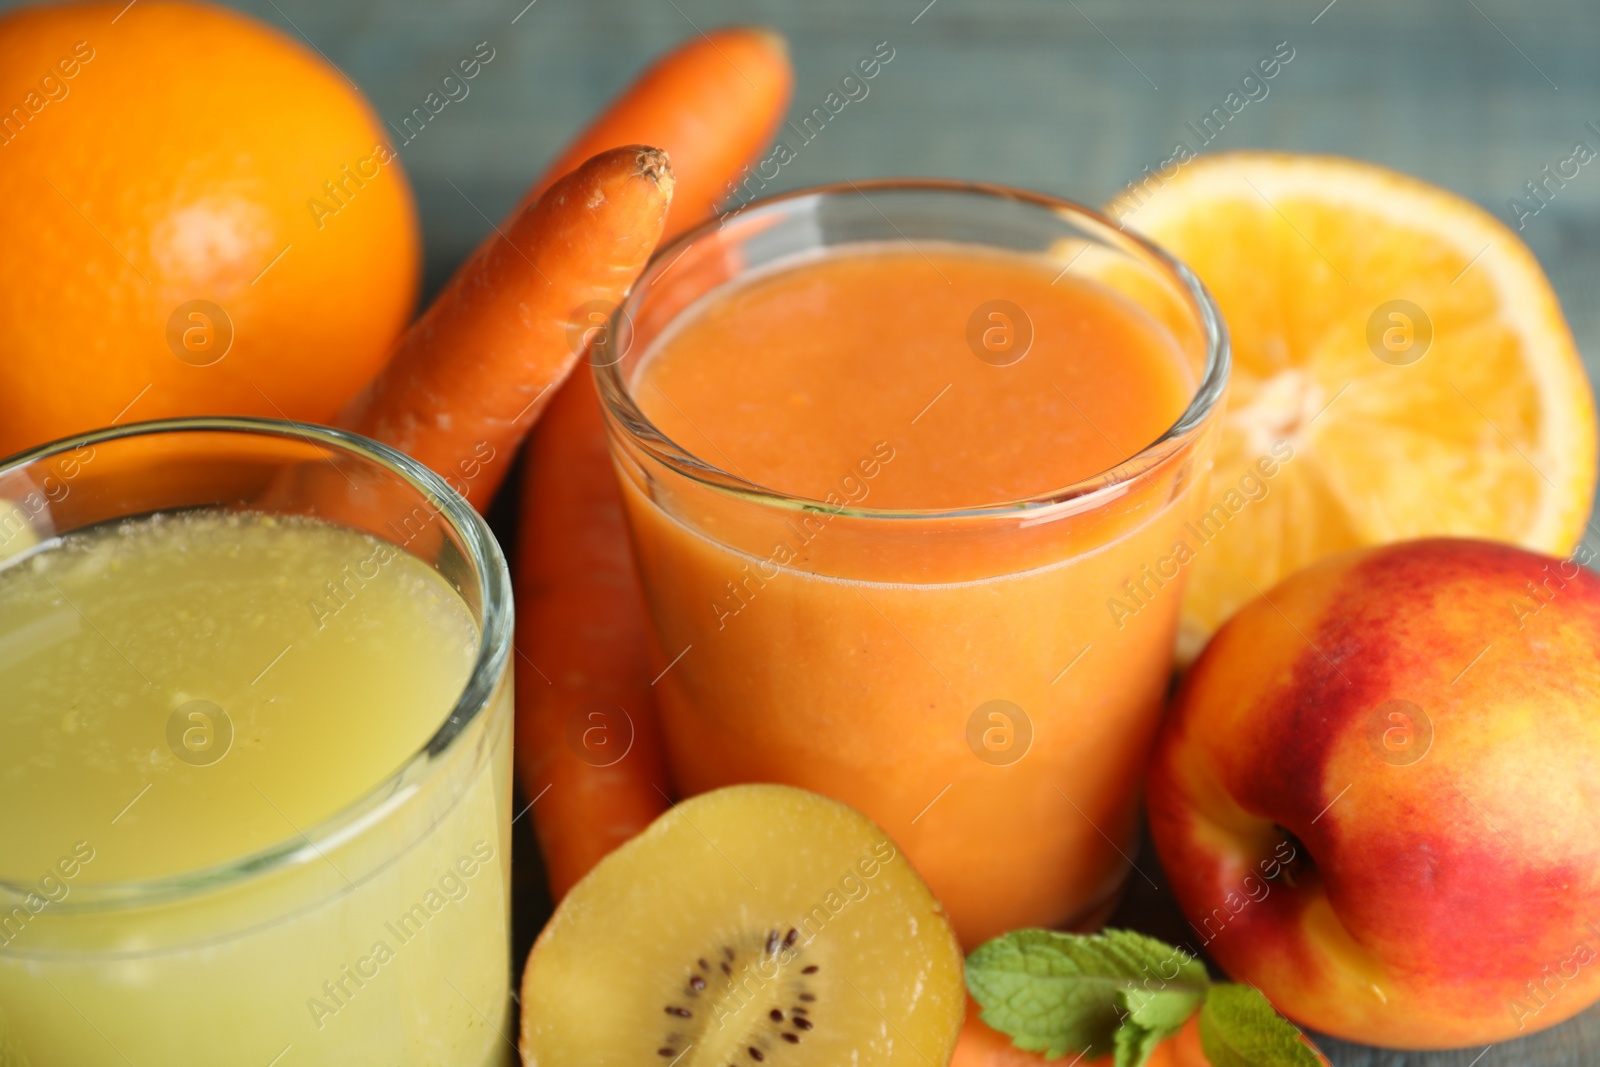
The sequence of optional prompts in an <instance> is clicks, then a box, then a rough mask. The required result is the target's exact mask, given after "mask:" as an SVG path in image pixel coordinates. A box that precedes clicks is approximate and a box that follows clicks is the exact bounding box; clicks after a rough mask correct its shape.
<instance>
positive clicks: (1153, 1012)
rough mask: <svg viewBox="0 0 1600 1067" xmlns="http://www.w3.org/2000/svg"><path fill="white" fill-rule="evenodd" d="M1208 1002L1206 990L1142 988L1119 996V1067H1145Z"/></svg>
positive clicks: (1123, 992)
mask: <svg viewBox="0 0 1600 1067" xmlns="http://www.w3.org/2000/svg"><path fill="white" fill-rule="evenodd" d="M1169 970H1170V968H1169ZM1205 999H1206V990H1205V987H1203V986H1202V987H1196V986H1187V985H1175V986H1167V987H1165V988H1160V989H1153V990H1152V989H1145V988H1143V987H1139V988H1134V989H1124V990H1122V991H1121V992H1119V993H1118V994H1117V1007H1118V1008H1120V1009H1121V1010H1122V1013H1123V1020H1122V1025H1121V1026H1120V1027H1119V1028H1118V1029H1117V1032H1116V1035H1115V1038H1114V1039H1115V1042H1116V1053H1117V1062H1116V1067H1144V1062H1145V1060H1147V1059H1149V1058H1150V1054H1151V1053H1152V1052H1154V1051H1155V1048H1156V1046H1157V1045H1159V1044H1161V1042H1162V1041H1163V1040H1165V1039H1166V1038H1168V1037H1171V1036H1172V1035H1173V1034H1175V1033H1177V1032H1178V1031H1179V1030H1181V1029H1182V1028H1183V1024H1184V1023H1186V1022H1188V1021H1189V1016H1191V1015H1193V1014H1194V1013H1195V1011H1196V1010H1198V1009H1199V1007H1200V1005H1201V1003H1202V1002H1203V1001H1204V1000H1205Z"/></svg>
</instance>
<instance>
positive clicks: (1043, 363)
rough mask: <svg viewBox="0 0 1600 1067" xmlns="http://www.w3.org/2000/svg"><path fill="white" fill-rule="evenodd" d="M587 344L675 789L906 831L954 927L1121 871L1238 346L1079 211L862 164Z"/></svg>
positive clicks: (1031, 911) (740, 223)
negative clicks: (787, 792) (775, 790)
mask: <svg viewBox="0 0 1600 1067" xmlns="http://www.w3.org/2000/svg"><path fill="white" fill-rule="evenodd" d="M603 340H604V343H603V344H601V345H600V346H598V347H597V348H596V349H595V350H594V352H593V353H592V357H591V358H592V361H593V363H594V365H595V374H596V378H597V383H598V386H599V389H600V392H601V396H602V398H603V404H604V407H605V411H606V419H607V428H608V434H609V436H610V441H611V445H612V450H613V455H614V457H615V461H616V466H617V469H618V472H619V477H620V481H621V485H622V490H623V498H624V501H625V506H626V510H627V515H628V519H629V523H630V529H631V531H632V536H633V539H634V546H635V549H636V552H637V558H638V563H639V567H640V572H641V577H642V580H643V584H644V588H645V593H646V599H647V601H648V605H649V610H650V613H651V617H652V628H653V632H654V637H655V648H654V650H653V655H654V656H655V658H656V660H657V663H656V666H655V670H656V671H657V672H659V676H658V677H657V679H656V683H655V687H654V688H655V692H656V694H657V702H658V705H659V710H660V714H661V717H662V724H663V729H664V733H665V738H666V748H667V757H668V762H669V764H670V767H671V771H672V774H673V776H674V780H675V784H676V786H677V787H678V788H679V789H680V790H681V791H683V792H684V793H696V792H700V791H702V790H706V789H710V788H713V787H715V786H720V785H724V784H727V783H731V782H743V781H775V782H787V783H792V784H794V785H799V786H804V787H806V788H809V789H814V790H817V791H819V792H823V793H826V794H829V795H832V796H834V797H837V798H839V799H841V800H844V801H847V802H848V803H850V804H853V805H855V806H856V807H858V808H860V809H861V810H862V811H864V812H865V813H867V814H868V815H870V816H871V817H872V818H874V819H876V820H877V821H878V822H879V823H880V824H882V825H883V827H884V828H885V829H886V830H887V831H888V832H889V833H890V834H891V835H892V836H893V837H894V838H895V840H896V841H898V842H900V843H901V845H902V846H903V847H904V849H905V851H906V853H907V855H908V856H910V857H911V859H912V861H913V862H914V863H915V864H916V866H917V868H918V870H919V871H921V873H922V874H923V875H924V876H925V877H926V878H927V880H928V882H929V883H930V884H931V885H932V887H933V888H934V890H935V892H937V893H938V894H939V896H940V898H941V899H942V901H943V902H944V904H945V906H946V908H947V909H948V910H949V912H950V915H951V917H952V919H953V921H954V923H955V927H956V930H957V932H958V934H959V935H960V936H961V938H962V940H963V942H964V943H965V944H966V945H967V946H968V947H971V946H973V945H975V944H976V943H978V942H980V941H982V940H983V939H985V938H988V937H991V936H993V935H996V934H999V933H1001V932H1003V931H1005V930H1009V929H1013V928H1016V927H1020V926H1032V925H1043V926H1063V925H1066V926H1071V925H1086V924H1092V923H1095V922H1096V921H1098V920H1101V919H1103V917H1104V916H1105V915H1106V914H1108V912H1109V910H1110V908H1111V907H1112V906H1113V905H1114V904H1115V901H1116V899H1117V898H1118V895H1119V891H1120V888H1121V886H1122V884H1123V882H1124V880H1125V878H1126V876H1127V873H1128V869H1129V866H1130V862H1131V861H1130V856H1131V853H1132V850H1133V848H1134V844H1135V837H1136V834H1137V806H1138V795H1139V785H1140V777H1141V769H1142V767H1143V764H1144V761H1145V757H1146V753H1147V750H1148V748H1149V745H1150V741H1151V737H1152V733H1153V731H1154V729H1155V726H1156V723H1157V719H1158V716H1159V714H1160V710H1161V705H1162V700H1163V696H1164V693H1165V691H1166V688H1167V684H1168V679H1169V675H1170V671H1171V668H1172V657H1173V645H1174V638H1175V630H1176V624H1177V618H1178V606H1179V600H1180V598H1181V596H1182V593H1183V584H1184V578H1185V574H1186V568H1187V567H1188V565H1189V564H1190V563H1191V562H1192V561H1193V559H1194V558H1196V557H1197V555H1198V553H1199V552H1203V551H1204V547H1203V544H1201V543H1200V542H1199V541H1198V540H1197V539H1196V537H1194V536H1193V535H1192V533H1191V532H1190V531H1189V530H1188V527H1187V523H1189V521H1190V520H1191V518H1192V517H1193V516H1194V515H1195V512H1196V510H1197V507H1198V505H1199V503H1200V500H1201V498H1202V496H1203V495H1204V486H1205V482H1206V475H1207V472H1208V469H1209V466H1210V457H1211V452H1212V448H1213V445H1214V439H1215V436H1216V426H1217V421H1218V419H1219V416H1220V412H1221V407H1222V400H1223V395H1224V392H1225V388H1226V384H1227V378H1228V365H1229V355H1228V343H1227V336H1226V332H1225V329H1224V327H1223V324H1222V321H1221V318H1220V316H1219V315H1218V312H1217V310H1216V307H1215V306H1214V305H1213V303H1212V301H1211V299H1210V298H1209V296H1208V295H1207V294H1206V292H1205V290H1204V289H1203V287H1202V286H1201V285H1200V283H1199V281H1198V280H1197V279H1196V278H1195V276H1194V275H1193V274H1192V273H1191V272H1190V271H1189V270H1188V269H1186V268H1185V267H1183V266H1182V265H1181V264H1179V263H1177V262H1175V261H1173V260H1172V259H1170V258H1169V257H1168V256H1166V255H1165V254H1163V253H1162V252H1161V251H1160V250H1159V249H1157V248H1155V247H1153V246H1151V245H1150V244H1148V243H1146V242H1144V241H1142V240H1140V239H1139V238H1137V237H1135V236H1133V235H1131V234H1128V233H1125V232H1124V231H1122V230H1120V229H1119V228H1118V227H1117V226H1116V225H1115V224H1114V223H1113V222H1111V221H1110V220H1108V219H1106V218H1103V217H1102V216H1100V215H1097V214H1095V213H1094V212H1092V211H1089V210H1087V209H1085V208H1082V207H1079V206H1077V205H1074V204H1071V203H1067V202H1064V201H1060V200H1056V199H1053V198H1050V197H1046V196H1040V195H1035V194H1032V193H1025V192H1020V191H1016V190H1010V189H1003V188H998V187H993V186H978V185H963V184H956V183H948V182H936V181H880V182H861V183H846V184H844V185H839V186H831V187H827V188H820V189H813V190H807V191H802V192H797V193H794V194H791V195H787V196H782V197H778V198H775V199H772V200H767V201H764V202H760V203H756V204H751V205H749V206H747V207H745V208H743V209H742V210H739V211H737V212H735V213H732V214H730V215H728V216H724V217H723V218H722V219H720V220H717V221H715V222H712V223H710V224H708V225H706V226H705V227H703V228H701V229H700V230H699V231H697V232H695V233H692V234H690V235H688V236H686V237H685V238H684V239H682V240H680V241H679V242H678V243H676V244H675V245H674V246H672V247H669V248H666V249H664V250H662V252H661V253H660V254H659V256H658V257H657V259H656V260H655V262H654V263H653V265H652V266H651V267H650V268H649V269H648V270H647V271H646V273H645V276H644V278H643V279H642V280H641V281H640V283H639V285H638V286H637V287H636V288H635V290H634V292H633V294H632V296H631V297H630V298H629V299H628V301H627V302H626V303H625V304H624V305H623V306H622V307H621V308H620V309H619V310H618V312H617V313H616V315H615V316H614V317H613V320H612V324H611V330H610V332H609V335H608V336H607V337H606V338H604V339H603Z"/></svg>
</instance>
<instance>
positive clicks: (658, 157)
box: [635, 147, 675, 194]
mask: <svg viewBox="0 0 1600 1067" xmlns="http://www.w3.org/2000/svg"><path fill="white" fill-rule="evenodd" d="M635 162H636V165H637V166H638V168H639V174H640V175H641V176H643V177H646V178H649V179H650V180H651V181H652V182H655V183H656V185H658V186H660V187H661V188H662V189H663V190H664V191H665V192H667V193H669V194H670V193H671V192H672V186H673V184H674V183H675V179H674V177H673V174H672V160H671V159H669V158H667V154H666V153H665V152H663V151H662V150H661V149H659V148H643V147H641V148H640V149H639V154H638V156H636V157H635Z"/></svg>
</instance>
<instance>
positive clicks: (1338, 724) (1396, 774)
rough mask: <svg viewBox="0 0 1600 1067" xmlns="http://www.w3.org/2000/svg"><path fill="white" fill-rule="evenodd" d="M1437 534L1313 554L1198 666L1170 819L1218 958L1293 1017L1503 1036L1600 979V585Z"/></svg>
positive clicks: (1418, 1040)
mask: <svg viewBox="0 0 1600 1067" xmlns="http://www.w3.org/2000/svg"><path fill="white" fill-rule="evenodd" d="M1589 555H1590V553H1589V552H1588V551H1587V550H1585V549H1582V548H1580V550H1579V554H1578V555H1577V556H1576V557H1574V558H1573V559H1568V560H1556V559H1552V558H1548V557H1545V556H1539V555H1535V554H1533V553H1530V552H1527V551H1524V550H1522V549H1518V548H1514V547H1511V546H1508V545H1501V544H1492V543H1489V542H1482V541H1467V540H1429V541H1414V542H1409V543H1402V544H1394V545H1389V546H1385V547H1381V548H1373V549H1364V550H1359V551H1356V552H1352V553H1349V554H1346V555H1343V556H1338V557H1335V558H1333V559H1329V560H1326V561H1323V562H1322V563H1319V564H1316V565H1314V566H1312V567H1309V568H1307V569H1306V570H1303V571H1301V572H1299V573H1298V574H1296V575H1294V576H1292V577H1290V578H1289V579H1288V580H1286V581H1285V582H1283V583H1282V584H1281V585H1279V586H1277V587H1276V588H1275V589H1273V590H1271V591H1270V592H1268V593H1267V594H1265V595H1264V596H1262V597H1260V598H1258V599H1257V600H1256V601H1255V602H1253V603H1252V604H1250V605H1248V606H1247V607H1245V608H1244V609H1243V610H1241V611H1240V612H1239V613H1238V614H1237V615H1236V616H1234V618H1233V619H1232V621H1230V622H1229V623H1228V624H1227V625H1226V626H1225V627H1224V628H1223V629H1222V630H1221V631H1220V632H1219V633H1218V634H1217V636H1216V638H1215V639H1214V640H1213V641H1212V642H1211V644H1210V646H1209V647H1208V648H1207V649H1206V650H1205V652H1204V653H1203V654H1202V656H1201V657H1200V659H1199V660H1198V661H1197V662H1196V664H1195V666H1194V668H1193V669H1192V670H1191V672H1190V673H1189V675H1188V677H1187V679H1186V680H1185V682H1184V684H1183V686H1182V688H1181V689H1180V691H1179V693H1178V696H1177V698H1176V703H1175V706H1174V708H1173V709H1172V712H1171V714H1170V715H1169V717H1168V720H1167V722H1166V723H1165V724H1164V726H1163V729H1162V732H1161V735H1160V739H1159V741H1158V744H1157V749H1156V754H1155V758H1154V763H1153V766H1152V769H1151V772H1150V778H1149V787H1148V800H1149V811H1150V821H1151V827H1152V831H1153V834H1154V837H1155V841H1156V845H1157V848H1158V850H1159V851H1160V854H1161V858H1162V861H1163V863H1164V864H1165V866H1166V869H1167V872H1168V874H1169V876H1170V878H1171V882H1172V885H1173V888H1174V890H1175V892H1176V894H1177V896H1178V899H1179V902H1180V904H1181V905H1182V907H1183V910H1184V912H1185V914H1186V915H1187V916H1188V918H1189V921H1190V923H1191V924H1192V925H1193V926H1194V928H1195V930H1196V931H1197V933H1198V934H1199V937H1200V938H1201V942H1202V943H1203V944H1204V945H1205V947H1206V948H1207V950H1208V951H1209V952H1210V953H1211V954H1212V956H1213V957H1214V958H1215V959H1216V960H1217V961H1218V962H1219V963H1220V964H1221V965H1222V966H1223V967H1224V968H1225V969H1226V970H1227V971H1228V972H1229V973H1230V974H1231V975H1233V976H1234V977H1235V978H1236V979H1238V980H1241V981H1247V982H1250V983H1252V984H1254V985H1256V986H1257V987H1258V988H1259V989H1260V990H1261V991H1262V992H1263V993H1265V994H1266V995H1267V997H1268V998H1269V999H1270V1000H1271V1001H1272V1002H1273V1003H1274V1004H1275V1005H1276V1006H1277V1007H1278V1008H1279V1010H1281V1011H1283V1012H1284V1013H1285V1014H1287V1015H1289V1016H1290V1017H1292V1018H1294V1019H1296V1020H1297V1021H1299V1022H1300V1023H1302V1024H1304V1025H1306V1026H1308V1027H1311V1028H1312V1029H1315V1030H1320V1031H1323V1032H1325V1033H1329V1034H1333V1035H1337V1036H1339V1037H1343V1038H1348V1039H1351V1040H1355V1041H1362V1042H1367V1043H1369V1044H1377V1045H1387V1046H1393V1047H1402V1048H1439V1047H1448V1046H1460V1045H1483V1044H1487V1043H1489V1042H1493V1041H1499V1040H1501V1039H1504V1038H1508V1037H1513V1036H1516V1035H1518V1034H1519V1033H1526V1032H1530V1031H1533V1030H1538V1029H1542V1028H1544V1027H1547V1026H1550V1025H1552V1024H1554V1023H1557V1022H1560V1021H1561V1020H1563V1019H1566V1018H1567V1017H1569V1016H1571V1015H1573V1014H1575V1013H1576V1012H1578V1011H1580V1010H1581V1009H1583V1008H1584V1007H1586V1006H1588V1005H1589V1004H1590V1003H1592V1002H1593V1001H1595V1000H1596V999H1597V997H1600V958H1597V955H1596V952H1597V950H1600V929H1597V927H1596V925H1595V922H1596V920H1597V919H1600V833H1597V830H1600V777H1597V775H1596V768H1597V767H1600V578H1596V576H1595V575H1594V574H1592V573H1590V572H1588V571H1586V570H1584V569H1583V568H1582V567H1581V566H1579V564H1580V563H1582V562H1586V560H1587V557H1588V556H1589Z"/></svg>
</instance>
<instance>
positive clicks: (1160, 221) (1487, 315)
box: [1107, 152, 1596, 662]
mask: <svg viewBox="0 0 1600 1067" xmlns="http://www.w3.org/2000/svg"><path fill="white" fill-rule="evenodd" d="M1107 210H1108V212H1109V213H1110V214H1112V215H1113V216H1114V217H1116V218H1118V219H1120V220H1121V222H1122V224H1123V225H1124V226H1126V227H1127V228H1129V229H1131V230H1134V231H1136V232H1138V233H1141V234H1144V235H1145V236H1147V237H1149V238H1150V239H1151V240H1153V241H1155V242H1156V243H1157V244H1159V245H1161V246H1163V247H1164V248H1166V249H1167V250H1168V251H1170V252H1171V253H1172V254H1173V255H1175V256H1177V257H1178V258H1179V259H1180V260H1183V261H1184V262H1185V263H1187V264H1188V265H1189V266H1190V267H1192V268H1193V269H1194V270H1195V272H1196V273H1197V274H1198V275H1199V276H1200V278H1201V280H1202V281H1204V282H1205V284H1206V285H1207V286H1208V287H1209V288H1210V290H1211V292H1212V294H1213V295H1214V296H1215V297H1216V300H1217V303H1218V305H1219V306H1220V307H1221V309H1222V314H1223V317H1224V318H1225V319H1226V320H1227V323H1228V328H1229V330H1230V332H1231V334H1232V339H1233V357H1234V370H1233V382H1232V386H1231V389H1230V396H1229V401H1228V411H1227V414H1226V417H1225V423H1224V426H1223V432H1222V436H1221V440H1220V442H1219V444H1218V448H1217V455H1216V464H1215V467H1214V469H1213V471H1212V475H1211V484H1210V489H1209V494H1210V498H1209V499H1208V501H1207V506H1208V507H1209V508H1210V515H1211V520H1210V522H1209V523H1208V524H1205V525H1204V530H1205V532H1206V533H1207V534H1208V535H1210V534H1212V533H1213V531H1215V535H1214V536H1211V537H1210V539H1209V540H1206V541H1204V543H1203V544H1200V545H1199V546H1198V547H1197V549H1196V556H1195V560H1194V562H1193V564H1192V565H1191V567H1192V571H1191V574H1190V576H1189V587H1188V593H1187V595H1186V598H1185V601H1184V610H1183V623H1182V629H1181V633H1180V638H1179V658H1180V661H1182V662H1187V661H1188V660H1190V659H1192V658H1193V657H1194V655H1195V654H1197V653H1198V651H1199V649H1200V647H1201V646H1202V645H1203V644H1204V643H1205V641H1206V639H1207V638H1209V636H1210V635H1211V633H1212V632H1214V631H1215V630H1216V629H1217V627H1218V626H1220V625H1221V624H1222V623H1223V622H1225V621H1227V619H1228V617H1229V616H1230V615H1231V614H1232V613H1233V612H1234V611H1235V610H1236V609H1237V608H1239V607H1240V606H1241V605H1242V604H1244V603H1245V602H1246V601H1248V600H1250V599H1251V598H1253V597H1254V596H1255V595H1256V594H1257V593H1258V592H1264V591H1265V590H1267V589H1268V588H1270V587H1271V586H1272V585H1274V584H1275V583H1276V582H1277V581H1278V580H1279V579H1280V578H1283V577H1286V576H1287V575H1289V574H1290V573H1292V572H1293V571H1295V570H1298V569H1299V568H1301V567H1303V566H1305V565H1307V564H1309V563H1311V562H1313V561H1315V560H1317V559H1320V558H1322V557H1323V556H1327V555H1330V554H1332V553H1334V552H1339V551H1342V550H1344V549H1347V548H1353V547H1357V546H1360V545H1370V544H1379V543H1383V542H1389V541H1398V540H1403V539H1407V538H1414V537H1428V536H1436V535H1454V536H1469V537H1484V538H1490V539H1494V540H1499V541H1508V542H1511V543H1514V544H1518V545H1522V546H1523V547H1526V548H1530V549H1534V550H1537V551H1541V552H1546V553H1550V554H1552V555H1558V556H1565V555H1567V554H1568V553H1570V552H1571V551H1572V550H1573V548H1574V547H1575V546H1576V544H1577V542H1578V540H1579V539H1580V537H1581V536H1582V534H1583V531H1584V527H1585V524H1586V523H1587V522H1588V519H1589V509H1590V505H1591V503H1592V502H1593V497H1594V486H1595V466H1596V455H1595V448H1596V444H1595V409H1594V399H1593V394H1592V392H1591V389H1590V385H1589V381H1588V378H1587V377H1586V376H1585V374H1584V369H1583V364H1582V362H1581V360H1580V359H1579V357H1578V352H1577V348H1576V347H1575V346H1574V344H1573V341H1572V334H1571V331H1570V330H1569V329H1568V328H1567V324H1566V321H1565V320H1564V319H1563V318H1562V314H1561V308H1560V306H1559V305H1558V303H1557V301H1556V296H1555V293H1554V292H1553V291H1552V290H1551V288H1550V283H1549V281H1548V280H1547V279H1546V278H1545V275H1544V272H1543V271H1542V270H1541V269H1540V267H1539V264H1538V262H1537V261H1536V260H1535V259H1534V257H1533V254H1532V253H1531V252H1530V251H1529V250H1528V248H1527V246H1526V245H1524V244H1523V243H1522V242H1521V241H1520V240H1519V239H1518V238H1517V237H1516V235H1515V234H1513V233H1512V232H1511V230H1510V229H1508V228H1507V227H1506V226H1504V225H1503V224H1501V223H1500V222H1499V221H1497V220H1496V219H1494V218H1493V217H1492V216H1490V215H1489V214H1488V213H1487V212H1485V211H1483V210H1482V209H1481V208H1479V207H1477V206H1476V205H1474V204H1472V203H1470V202H1468V201H1466V200H1464V199H1462V198H1461V197H1459V196H1456V195H1454V194H1453V193H1449V192H1447V191H1445V190H1443V189H1439V188H1436V187H1434V186H1431V185H1428V184H1426V183H1424V182H1422V181H1419V180H1417V179H1415V178H1410V177H1407V176H1405V175H1401V174H1396V173H1394V172H1392V171H1389V170H1385V169H1384V168H1382V167H1378V166H1374V165H1372V164H1369V163H1362V162H1358V161H1355V160H1349V159H1340V158H1333V157H1327V156H1300V155H1289V154H1282V153H1266V152H1239V153H1228V154H1219V155H1213V156H1204V157H1201V158H1199V159H1196V160H1194V161H1192V162H1189V163H1187V164H1186V165H1183V166H1181V167H1179V168H1178V170H1177V172H1176V173H1175V174H1173V175H1171V176H1170V177H1166V178H1163V177H1160V176H1152V177H1150V178H1148V179H1146V180H1145V181H1143V182H1141V183H1139V184H1137V185H1135V186H1132V187H1130V188H1129V189H1127V190H1124V192H1123V193H1122V194H1120V195H1119V196H1118V197H1117V198H1116V199H1114V200H1113V201H1112V202H1111V204H1110V205H1109V207H1108V209H1107ZM1258 460H1262V461H1263V462H1261V463H1260V464H1259V465H1258V462H1257V461H1258ZM1268 471H1271V473H1270V475H1269V474H1268V473H1267V472H1268ZM1211 505H1216V507H1212V506H1211ZM1219 509H1220V510H1219Z"/></svg>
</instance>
